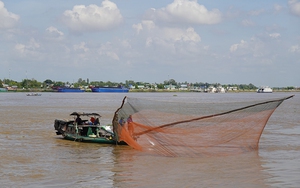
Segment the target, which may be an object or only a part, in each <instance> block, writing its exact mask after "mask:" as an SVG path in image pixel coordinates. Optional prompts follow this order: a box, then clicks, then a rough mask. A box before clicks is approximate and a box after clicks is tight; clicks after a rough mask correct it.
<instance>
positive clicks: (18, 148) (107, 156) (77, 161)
mask: <svg viewBox="0 0 300 188" xmlns="http://www.w3.org/2000/svg"><path fill="white" fill-rule="evenodd" d="M173 94H174V93H128V94H127V95H128V96H136V97H141V98H156V99H160V100H164V99H168V100H170V98H172V97H176V100H182V101H197V102H209V101H214V102H216V101H233V102H234V101H242V100H252V99H255V100H257V99H261V98H268V97H272V98H273V97H275V98H278V97H282V96H287V95H290V94H289V93H288V94H286V93H273V94H266V95H264V94H256V93H237V94H231V93H228V94H220V95H219V94H203V93H177V94H176V95H177V96H173ZM123 97H124V94H99V93H97V94H95V93H80V94H79V93H78V94H77V93H73V94H69V93H43V95H42V96H38V97H28V96H26V94H24V93H1V94H0V113H1V122H0V128H1V132H0V158H1V163H0V183H1V185H2V186H3V187H70V186H72V187H297V186H298V185H299V183H300V180H299V177H300V136H299V134H300V126H299V124H300V117H299V113H300V97H298V96H297V94H296V96H295V97H294V98H293V99H290V100H287V101H285V102H284V103H283V104H282V105H281V106H280V107H279V108H278V109H277V110H276V111H275V113H274V114H273V115H272V116H271V118H270V120H269V122H268V125H267V126H266V129H265V131H264V132H263V134H262V138H261V141H260V149H259V150H258V151H257V152H250V153H246V154H243V155H237V156H228V157H199V158H184V157H182V158H170V157H161V156H155V155H149V154H145V153H141V152H138V151H136V150H133V149H131V148H130V147H129V146H110V145H99V144H87V143H78V142H73V141H67V140H63V139H61V137H60V136H56V135H55V131H54V127H53V123H54V119H66V118H71V117H70V116H69V114H70V113H72V112H73V111H80V112H97V113H100V114H101V115H102V118H101V120H102V121H101V122H102V124H108V123H111V119H112V116H113V113H114V111H115V110H116V109H117V108H118V107H119V106H120V105H121V101H122V99H123Z"/></svg>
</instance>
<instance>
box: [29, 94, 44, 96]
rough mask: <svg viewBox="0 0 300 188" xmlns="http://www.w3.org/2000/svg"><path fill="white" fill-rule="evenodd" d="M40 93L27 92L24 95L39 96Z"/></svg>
mask: <svg viewBox="0 0 300 188" xmlns="http://www.w3.org/2000/svg"><path fill="white" fill-rule="evenodd" d="M41 95H42V94H40V93H28V94H27V95H26V96H41Z"/></svg>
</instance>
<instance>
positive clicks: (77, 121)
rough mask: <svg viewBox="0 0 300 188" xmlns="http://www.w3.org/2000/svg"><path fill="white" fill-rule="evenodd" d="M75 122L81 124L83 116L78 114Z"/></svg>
mask: <svg viewBox="0 0 300 188" xmlns="http://www.w3.org/2000/svg"><path fill="white" fill-rule="evenodd" d="M75 122H76V123H77V125H81V124H82V120H81V118H80V116H79V115H77V118H76V120H75Z"/></svg>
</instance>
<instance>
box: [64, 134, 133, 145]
mask: <svg viewBox="0 0 300 188" xmlns="http://www.w3.org/2000/svg"><path fill="white" fill-rule="evenodd" d="M63 138H64V139H66V140H71V141H77V142H87V143H98V144H112V145H127V144H126V143H125V142H116V141H115V140H113V138H105V137H88V136H80V135H75V134H66V133H65V134H64V135H63Z"/></svg>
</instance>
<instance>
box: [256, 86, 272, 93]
mask: <svg viewBox="0 0 300 188" xmlns="http://www.w3.org/2000/svg"><path fill="white" fill-rule="evenodd" d="M272 92H273V90H272V88H270V87H268V86H264V87H260V88H258V89H257V93H272Z"/></svg>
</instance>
